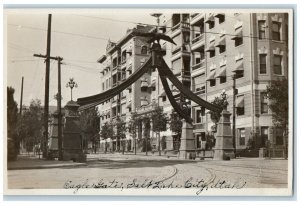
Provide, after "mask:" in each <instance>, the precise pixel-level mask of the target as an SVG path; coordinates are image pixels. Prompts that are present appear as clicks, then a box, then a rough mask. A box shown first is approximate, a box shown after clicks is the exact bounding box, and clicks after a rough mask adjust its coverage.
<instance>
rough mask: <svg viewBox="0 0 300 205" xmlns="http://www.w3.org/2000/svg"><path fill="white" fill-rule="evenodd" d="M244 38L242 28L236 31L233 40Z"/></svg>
mask: <svg viewBox="0 0 300 205" xmlns="http://www.w3.org/2000/svg"><path fill="white" fill-rule="evenodd" d="M242 37H243V29H242V27H241V28H239V29H237V30H236V31H235V33H234V36H233V37H232V38H231V40H236V39H237V38H242Z"/></svg>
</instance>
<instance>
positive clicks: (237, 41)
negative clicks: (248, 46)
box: [234, 37, 243, 47]
mask: <svg viewBox="0 0 300 205" xmlns="http://www.w3.org/2000/svg"><path fill="white" fill-rule="evenodd" d="M242 44H243V37H240V38H236V39H235V42H234V45H235V47H237V46H239V45H242Z"/></svg>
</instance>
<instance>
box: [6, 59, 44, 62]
mask: <svg viewBox="0 0 300 205" xmlns="http://www.w3.org/2000/svg"><path fill="white" fill-rule="evenodd" d="M9 61H10V62H11V63H17V62H27V61H40V60H37V59H34V60H9Z"/></svg>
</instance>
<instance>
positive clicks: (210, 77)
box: [206, 70, 216, 81]
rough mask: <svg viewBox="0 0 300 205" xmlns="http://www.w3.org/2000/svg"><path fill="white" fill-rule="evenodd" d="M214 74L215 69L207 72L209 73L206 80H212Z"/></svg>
mask: <svg viewBox="0 0 300 205" xmlns="http://www.w3.org/2000/svg"><path fill="white" fill-rule="evenodd" d="M215 75H216V70H213V71H211V72H210V73H209V75H208V76H207V78H206V81H210V80H214V79H215Z"/></svg>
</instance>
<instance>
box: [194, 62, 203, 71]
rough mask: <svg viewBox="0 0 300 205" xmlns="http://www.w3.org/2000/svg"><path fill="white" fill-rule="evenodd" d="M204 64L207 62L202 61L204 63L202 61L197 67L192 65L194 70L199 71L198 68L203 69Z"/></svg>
mask: <svg viewBox="0 0 300 205" xmlns="http://www.w3.org/2000/svg"><path fill="white" fill-rule="evenodd" d="M204 62H205V60H202V61H200V63H197V64H195V65H192V70H196V69H198V68H201V67H203V66H204Z"/></svg>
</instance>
